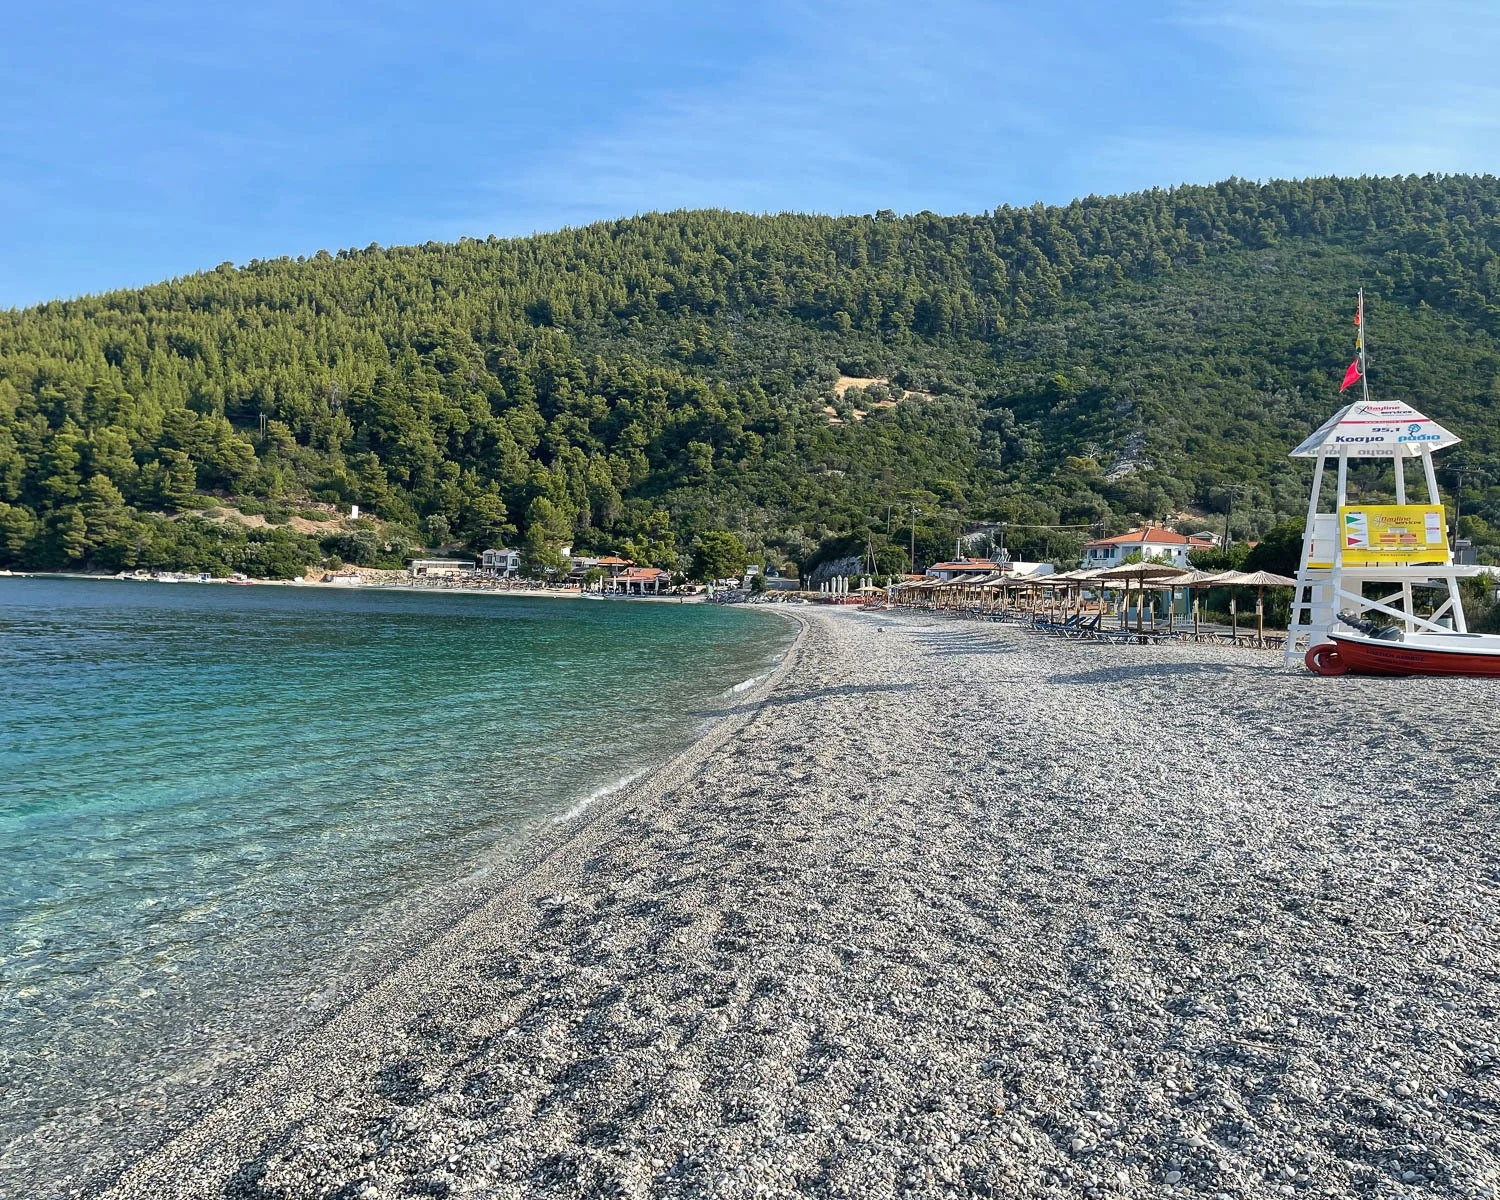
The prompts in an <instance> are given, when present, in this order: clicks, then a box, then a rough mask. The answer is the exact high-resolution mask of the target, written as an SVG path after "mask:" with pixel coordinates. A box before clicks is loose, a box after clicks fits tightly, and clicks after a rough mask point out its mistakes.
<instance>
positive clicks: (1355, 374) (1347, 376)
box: [1339, 358, 1359, 392]
mask: <svg viewBox="0 0 1500 1200" xmlns="http://www.w3.org/2000/svg"><path fill="white" fill-rule="evenodd" d="M1358 378H1359V359H1357V358H1356V359H1355V360H1354V361H1353V362H1352V363H1350V364H1349V369H1348V370H1347V371H1345V372H1344V382H1343V383H1341V384H1339V391H1340V392H1343V391H1345V390H1346V389H1347V388H1348V387H1349V385H1350V384H1352V383H1353V382H1354V381H1355V380H1357V379H1358Z"/></svg>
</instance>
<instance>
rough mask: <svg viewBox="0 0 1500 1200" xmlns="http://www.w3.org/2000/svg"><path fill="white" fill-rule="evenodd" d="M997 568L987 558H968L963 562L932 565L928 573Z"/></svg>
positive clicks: (991, 569) (995, 564)
mask: <svg viewBox="0 0 1500 1200" xmlns="http://www.w3.org/2000/svg"><path fill="white" fill-rule="evenodd" d="M997 566H998V564H997V563H992V562H991V561H990V560H989V559H987V558H969V559H965V560H964V561H963V562H941V563H933V564H932V566H930V567H928V568H927V569H928V570H929V571H993V570H995V569H996V567H997Z"/></svg>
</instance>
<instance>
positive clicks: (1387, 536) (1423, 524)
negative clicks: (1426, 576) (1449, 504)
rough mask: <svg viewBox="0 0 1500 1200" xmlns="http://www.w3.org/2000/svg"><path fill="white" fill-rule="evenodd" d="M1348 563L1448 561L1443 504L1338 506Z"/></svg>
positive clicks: (1385, 563) (1343, 551)
mask: <svg viewBox="0 0 1500 1200" xmlns="http://www.w3.org/2000/svg"><path fill="white" fill-rule="evenodd" d="M1339 548H1340V550H1341V551H1342V553H1343V559H1344V565H1345V566H1352V567H1358V566H1388V567H1395V566H1415V565H1418V564H1427V563H1443V562H1447V561H1448V522H1447V518H1446V517H1445V516H1444V514H1443V506H1442V505H1441V504H1361V505H1351V506H1349V507H1347V508H1341V509H1339Z"/></svg>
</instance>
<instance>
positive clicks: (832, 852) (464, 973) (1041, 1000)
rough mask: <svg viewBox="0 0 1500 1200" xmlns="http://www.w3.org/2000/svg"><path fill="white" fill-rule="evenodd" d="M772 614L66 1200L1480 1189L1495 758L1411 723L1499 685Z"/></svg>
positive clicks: (1438, 716) (1484, 1161) (809, 612)
mask: <svg viewBox="0 0 1500 1200" xmlns="http://www.w3.org/2000/svg"><path fill="white" fill-rule="evenodd" d="M787 615H788V616H789V617H791V619H794V620H797V621H798V623H799V625H800V626H801V628H800V629H799V632H798V636H797V639H796V641H795V642H794V644H793V646H792V647H791V648H789V649H788V651H787V652H786V655H785V657H784V658H783V660H782V662H781V663H780V664H779V665H778V667H777V668H776V670H775V671H773V672H772V673H771V674H770V675H769V676H768V677H767V678H766V679H764V680H762V681H760V683H759V685H758V686H757V687H756V688H755V689H752V691H751V692H750V693H749V694H747V695H745V696H736V697H730V698H728V699H729V702H730V703H729V709H728V712H727V713H726V714H725V716H724V718H723V719H721V720H720V721H718V722H716V723H715V725H714V726H713V727H712V728H710V729H709V730H708V731H707V732H706V733H705V735H704V736H703V737H702V738H701V739H699V740H698V741H697V742H695V743H694V744H693V745H692V746H691V747H689V748H688V749H687V750H686V751H684V752H683V754H681V755H679V756H678V757H676V758H674V759H672V760H670V761H669V762H668V763H667V764H664V765H663V767H662V768H661V769H660V770H659V771H656V772H653V773H652V774H651V775H649V776H647V777H645V778H644V779H642V780H640V781H638V782H637V783H636V784H635V785H634V786H632V787H629V788H628V789H626V790H624V791H623V792H622V793H619V794H617V795H614V796H611V797H607V798H605V799H604V801H603V802H602V803H599V804H596V805H592V806H590V807H589V808H588V809H586V810H585V811H584V812H583V813H581V814H580V815H579V816H578V817H577V818H576V819H575V820H574V821H572V822H569V823H567V824H565V825H561V826H559V828H558V829H557V831H556V837H555V838H550V839H548V840H546V841H539V842H538V843H537V844H536V846H535V848H534V851H533V853H532V855H531V856H530V857H529V859H528V860H527V863H526V864H525V865H524V866H518V869H517V870H516V872H515V873H514V874H513V875H512V876H510V878H509V879H508V881H507V882H506V883H505V885H504V886H503V887H502V888H500V889H499V890H498V891H497V892H496V893H495V894H494V895H493V896H492V897H491V898H490V899H489V900H488V901H487V902H485V903H484V904H483V905H481V906H480V907H478V908H476V909H475V910H473V911H472V912H470V913H469V914H468V915H466V916H464V917H463V918H462V919H460V920H459V921H458V922H457V923H456V924H455V925H454V926H452V927H451V928H450V929H448V930H447V931H446V932H444V933H443V934H441V935H440V936H439V937H437V938H435V939H434V941H433V943H432V945H431V946H430V947H429V948H428V949H426V950H425V951H423V952H422V953H420V954H418V955H417V956H416V957H415V958H412V959H410V960H407V961H406V962H404V963H402V964H398V965H396V966H395V967H394V969H393V970H392V971H391V972H390V974H388V975H387V976H386V977H385V978H383V979H381V980H380V981H379V982H377V983H376V984H375V985H374V986H373V987H372V988H371V989H370V990H368V991H367V992H366V993H364V994H363V995H362V996H361V997H360V998H358V999H357V1000H355V1001H354V1002H353V1003H351V1004H350V1005H348V1006H347V1007H345V1008H344V1009H342V1010H341V1011H340V1012H339V1013H338V1014H337V1015H336V1016H334V1017H333V1018H332V1019H331V1020H330V1021H329V1022H328V1023H327V1024H326V1025H324V1026H322V1027H321V1028H320V1029H318V1030H317V1031H316V1033H314V1034H313V1035H312V1036H310V1037H308V1038H306V1039H305V1040H304V1041H303V1043H302V1044H301V1045H299V1046H298V1047H296V1048H295V1049H293V1050H292V1052H291V1053H289V1054H287V1055H286V1056H284V1057H283V1058H282V1059H281V1060H280V1061H278V1062H276V1063H274V1064H272V1065H271V1066H269V1067H268V1069H267V1070H266V1071H265V1072H263V1073H262V1074H261V1075H260V1076H259V1077H258V1078H257V1079H256V1080H255V1081H254V1082H253V1083H251V1084H250V1085H249V1086H247V1087H246V1088H245V1089H243V1090H242V1091H241V1092H240V1093H239V1094H237V1095H236V1096H234V1097H232V1098H230V1100H229V1101H228V1102H227V1103H226V1104H224V1105H223V1106H221V1107H220V1108H218V1109H216V1110H215V1111H214V1112H213V1113H211V1114H208V1115H207V1116H205V1118H204V1119H202V1120H201V1121H200V1122H199V1123H197V1124H196V1125H195V1126H194V1127H192V1128H191V1129H189V1130H187V1131H185V1132H184V1133H183V1134H181V1135H179V1136H178V1137H177V1138H176V1139H174V1140H173V1141H172V1142H170V1143H168V1144H167V1145H166V1146H164V1147H162V1148H161V1149H160V1150H159V1151H157V1152H156V1153H155V1154H153V1155H151V1156H150V1157H148V1158H146V1159H144V1160H143V1161H141V1162H140V1163H138V1164H136V1166H134V1167H133V1168H132V1169H131V1170H130V1171H128V1172H127V1173H126V1174H125V1176H124V1177H123V1178H122V1179H121V1180H120V1181H119V1183H118V1184H117V1185H116V1186H115V1187H114V1188H112V1189H111V1190H110V1191H109V1192H108V1193H107V1194H108V1195H110V1196H111V1197H114V1198H116V1200H125V1198H127V1197H145V1196H150V1197H153V1198H155V1197H178V1198H180V1200H187V1198H188V1197H194V1198H196V1197H208V1196H215V1197H222V1196H230V1197H243V1198H247V1200H248V1198H252V1197H253V1198H265V1197H270V1196H276V1197H278V1200H311V1198H312V1197H326V1196H330V1195H341V1196H351V1197H353V1196H359V1197H363V1198H366V1200H376V1198H383V1197H388V1196H403V1195H413V1194H419V1193H420V1194H453V1195H457V1194H474V1195H483V1196H487V1197H488V1196H494V1197H501V1198H504V1200H520V1198H522V1197H526V1198H528V1200H529V1198H530V1197H532V1196H559V1197H561V1196H583V1195H595V1194H624V1195H630V1196H641V1197H648V1196H649V1197H653V1198H654V1197H663V1198H665V1197H669V1196H670V1197H679V1196H702V1197H709V1196H714V1197H734V1198H736V1200H738V1198H742V1197H743V1198H746V1200H748V1198H749V1197H751V1196H763V1195H790V1194H815V1195H859V1196H870V1197H895V1196H900V1195H922V1196H926V1195H936V1194H953V1195H1019V1196H1033V1195H1035V1196H1066V1197H1074V1196H1077V1197H1084V1198H1097V1197H1104V1196H1109V1197H1114V1196H1147V1195H1150V1196H1157V1195H1163V1196H1173V1195H1178V1196H1189V1195H1200V1194H1209V1195H1214V1194H1218V1193H1225V1194H1228V1195H1231V1196H1234V1197H1237V1198H1238V1197H1256V1198H1259V1197H1262V1196H1264V1197H1267V1198H1270V1197H1276V1196H1281V1195H1284V1194H1286V1191H1285V1189H1287V1188H1291V1189H1292V1193H1293V1194H1308V1195H1314V1196H1320V1197H1321V1196H1328V1197H1332V1196H1343V1195H1349V1194H1354V1193H1370V1194H1377V1193H1378V1194H1388V1195H1394V1194H1397V1193H1398V1192H1400V1191H1401V1190H1402V1189H1408V1190H1409V1189H1410V1188H1412V1187H1413V1185H1418V1186H1420V1188H1421V1189H1422V1190H1423V1192H1424V1194H1436V1195H1443V1196H1453V1197H1458V1196H1473V1195H1476V1194H1484V1189H1486V1188H1493V1187H1495V1186H1496V1185H1497V1184H1500V1177H1497V1174H1496V1170H1497V1169H1496V1167H1495V1163H1496V1161H1497V1159H1496V1155H1495V1154H1494V1152H1493V1146H1492V1145H1491V1141H1490V1134H1489V1133H1488V1132H1487V1130H1488V1125H1487V1123H1486V1121H1485V1114H1486V1113H1487V1112H1488V1111H1490V1109H1491V1108H1493V1106H1494V1105H1495V1104H1496V1103H1497V1102H1500V1085H1497V1084H1496V1083H1495V1082H1494V1081H1493V1080H1491V1079H1490V1077H1489V1076H1488V1075H1487V1074H1485V1073H1484V1072H1482V1071H1481V1072H1479V1073H1478V1074H1476V1073H1475V1071H1474V1068H1473V1063H1474V1062H1476V1061H1479V1060H1478V1059H1476V1058H1475V1057H1474V1056H1475V1055H1476V1054H1478V1055H1481V1056H1485V1055H1488V1056H1489V1057H1484V1058H1483V1061H1484V1062H1490V1061H1494V1058H1493V1054H1494V1050H1493V1048H1494V1046H1495V1045H1496V1044H1500V1015H1497V1014H1500V976H1497V975H1496V974H1495V972H1494V971H1493V965H1494V963H1495V962H1497V961H1500V928H1497V925H1496V923H1495V921H1494V919H1493V889H1492V888H1490V887H1489V886H1488V885H1485V884H1483V883H1481V882H1480V881H1482V880H1487V879H1492V878H1493V877H1494V876H1495V874H1496V872H1497V871H1500V850H1497V849H1496V848H1495V847H1494V846H1493V837H1492V831H1491V821H1490V811H1491V805H1490V801H1491V796H1492V789H1491V784H1492V781H1493V780H1494V779H1495V778H1497V777H1500V747H1497V746H1494V745H1492V744H1491V743H1489V742H1487V741H1483V740H1481V741H1476V740H1475V739H1474V737H1473V736H1472V730H1469V729H1466V728H1463V727H1461V726H1462V722H1454V721H1452V720H1451V719H1445V718H1446V714H1449V713H1451V711H1454V710H1462V711H1473V710H1475V709H1479V708H1482V707H1484V706H1487V705H1493V703H1494V702H1495V700H1496V699H1500V686H1497V685H1495V684H1493V683H1491V682H1486V681H1477V680H1432V681H1409V680H1404V681H1395V682H1392V681H1388V680H1374V679H1371V680H1354V679H1343V680H1336V681H1334V680H1321V679H1316V678H1314V677H1311V676H1306V675H1302V674H1301V673H1297V674H1291V673H1286V672H1282V671H1280V670H1279V669H1277V668H1276V667H1274V666H1272V665H1271V664H1269V663H1261V662H1258V661H1253V660H1247V659H1246V658H1245V657H1244V656H1237V655H1234V654H1233V653H1232V652H1230V651H1227V650H1223V649H1220V648H1217V647H1202V646H1162V647H1155V646H1152V647H1144V646H1108V645H1089V644H1080V643H1070V642H1058V641H1055V640H1051V639H1045V638H1042V637H1039V636H1037V635H1032V634H1028V633H1026V632H1024V631H1021V630H1018V629H1011V628H1004V627H976V626H973V625H968V624H964V623H960V622H947V621H936V620H932V619H930V618H923V617H922V616H918V615H912V614H904V613H879V614H858V613H854V612H849V611H837V610H826V609H823V608H815V609H803V610H800V611H799V612H798V613H797V614H796V615H795V616H793V614H791V613H788V614H787ZM1149 714H1157V718H1156V720H1155V722H1154V723H1153V722H1152V721H1151V720H1150V717H1149ZM1168 720H1170V721H1171V725H1170V726H1169V725H1168V724H1167V721H1168ZM1351 728H1360V729H1363V730H1364V731H1366V733H1367V734H1368V738H1367V740H1366V741H1364V742H1361V743H1360V747H1359V750H1358V761H1359V769H1358V770H1352V769H1351V768H1350V764H1349V755H1350V748H1349V746H1350V744H1349V732H1350V730H1351ZM1412 729H1420V730H1421V731H1422V738H1423V740H1422V744H1421V752H1420V753H1419V754H1415V753H1413V746H1412V743H1411V742H1410V740H1409V735H1410V731H1411V730H1412ZM1294 731H1295V732H1294ZM1153 732H1154V734H1155V736H1148V735H1150V734H1152V733H1153ZM1458 762H1463V763H1464V764H1465V767H1464V771H1463V772H1462V773H1461V774H1455V772H1454V769H1453V767H1454V764H1456V763H1458ZM1485 1047H1489V1048H1490V1049H1489V1050H1486V1049H1485ZM1398 1143H1399V1144H1398Z"/></svg>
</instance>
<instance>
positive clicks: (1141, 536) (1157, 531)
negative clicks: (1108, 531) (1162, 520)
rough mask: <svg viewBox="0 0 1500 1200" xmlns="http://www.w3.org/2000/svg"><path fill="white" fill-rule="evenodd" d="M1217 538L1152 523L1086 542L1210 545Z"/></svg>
mask: <svg viewBox="0 0 1500 1200" xmlns="http://www.w3.org/2000/svg"><path fill="white" fill-rule="evenodd" d="M1217 540H1218V539H1217V538H1215V537H1214V536H1213V535H1212V534H1208V533H1195V534H1192V535H1191V536H1188V535H1184V534H1181V533H1173V532H1172V531H1171V530H1170V529H1161V528H1158V527H1157V526H1155V525H1153V526H1151V527H1150V528H1149V529H1132V530H1131V531H1130V532H1129V533H1117V534H1116V535H1115V536H1114V537H1107V538H1096V539H1095V540H1094V541H1092V542H1088V543H1086V544H1087V545H1090V546H1141V545H1145V544H1147V543H1149V544H1151V545H1155V546H1212V545H1213V544H1214V543H1215V542H1216V541H1217Z"/></svg>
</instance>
